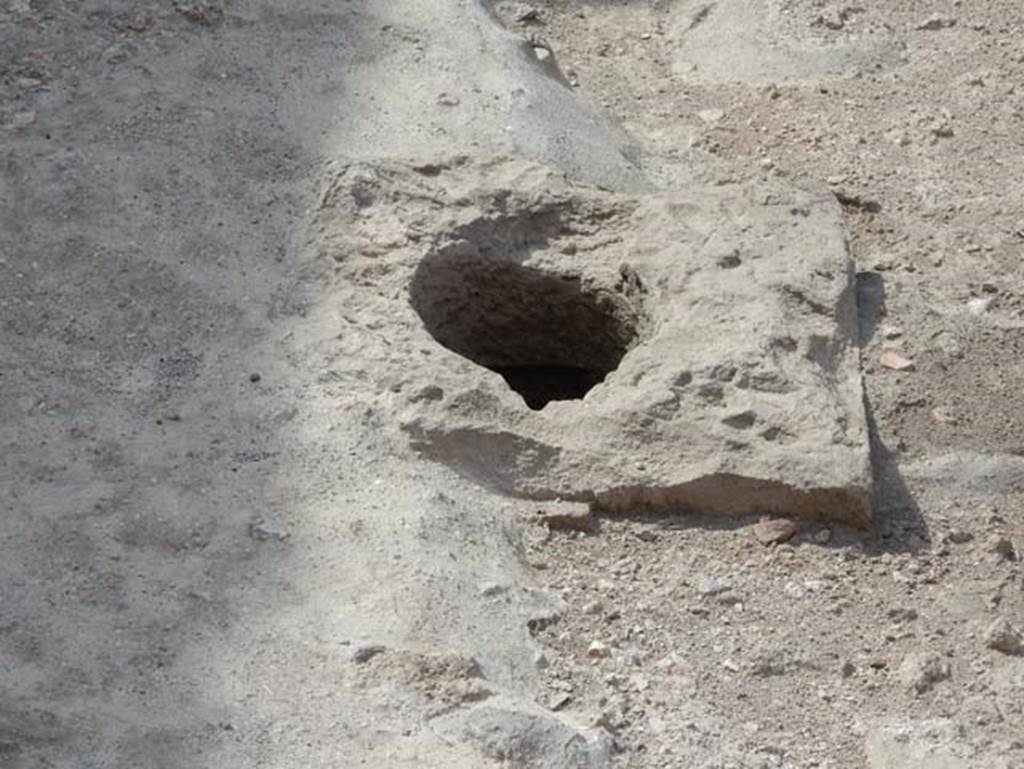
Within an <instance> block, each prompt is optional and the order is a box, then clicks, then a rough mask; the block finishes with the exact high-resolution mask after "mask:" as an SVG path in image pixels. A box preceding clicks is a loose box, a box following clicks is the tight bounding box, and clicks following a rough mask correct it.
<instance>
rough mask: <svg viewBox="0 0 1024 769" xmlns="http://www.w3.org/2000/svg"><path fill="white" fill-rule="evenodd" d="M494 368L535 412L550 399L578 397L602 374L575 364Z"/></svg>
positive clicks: (597, 381) (601, 379) (592, 385)
mask: <svg viewBox="0 0 1024 769" xmlns="http://www.w3.org/2000/svg"><path fill="white" fill-rule="evenodd" d="M495 371H497V372H498V373H499V374H501V375H502V376H503V377H504V378H505V381H506V382H507V383H508V386H509V387H511V388H512V389H513V390H515V391H516V392H517V393H519V394H520V395H521V396H523V400H524V401H526V405H527V406H529V407H530V408H531V409H533V410H534V411H539V410H540V409H542V408H544V407H545V406H546V405H548V403H550V402H551V401H571V400H579V399H580V398H582V397H583V396H584V395H586V394H587V393H588V392H590V390H592V389H593V388H594V387H595V386H597V385H599V384H601V382H603V381H604V377H605V375H604V374H603V373H601V372H600V371H590V370H588V369H583V368H576V367H574V366H503V367H500V368H496V369H495Z"/></svg>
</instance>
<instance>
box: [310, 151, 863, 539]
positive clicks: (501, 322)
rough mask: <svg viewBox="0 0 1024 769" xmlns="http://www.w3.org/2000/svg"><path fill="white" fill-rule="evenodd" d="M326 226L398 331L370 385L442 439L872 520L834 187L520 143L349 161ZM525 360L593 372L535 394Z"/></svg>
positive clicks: (380, 314)
mask: <svg viewBox="0 0 1024 769" xmlns="http://www.w3.org/2000/svg"><path fill="white" fill-rule="evenodd" d="M317 225H318V237H320V238H321V239H322V243H323V249H322V250H323V253H324V254H325V256H329V257H331V258H333V259H334V260H336V262H337V265H338V276H337V279H336V284H337V291H338V293H339V299H338V301H339V306H344V307H345V310H346V313H347V314H348V316H349V317H354V318H359V319H361V323H362V324H363V325H364V327H365V328H369V329H372V330H373V334H375V335H378V336H379V337H381V338H383V339H386V347H385V348H382V349H381V350H380V355H381V358H382V360H381V364H382V365H380V366H378V367H375V369H374V371H373V373H372V374H368V376H367V384H368V386H369V387H371V388H373V389H374V390H376V391H377V392H378V393H380V394H379V396H378V397H379V398H381V399H383V400H385V401H386V405H387V408H389V409H391V410H392V411H394V412H397V413H398V415H399V419H400V420H401V423H402V425H403V428H404V429H405V430H406V431H407V433H408V435H409V436H410V438H411V440H412V441H413V443H414V445H415V446H416V447H417V448H418V449H420V450H421V451H422V452H423V453H425V454H426V455H428V456H430V457H431V458H434V459H436V460H439V461H442V462H444V463H446V464H448V465H450V466H452V467H453V468H455V469H457V470H458V471H459V472H461V473H464V474H466V475H469V476H472V477H473V478H475V479H477V480H478V481H480V482H481V483H484V484H486V485H488V486H492V487H496V488H498V489H501V490H503V491H505V492H507V493H510V494H514V495H519V496H525V497H530V498H539V499H552V498H563V499H571V500H577V501H589V502H592V503H595V504H596V505H598V506H600V507H604V508H609V509H613V510H631V509H635V508H652V507H653V508H665V509H683V510H685V509H694V510H702V511H708V512H720V513H747V512H765V513H785V514H791V515H799V516H804V517H817V518H828V519H839V520H846V521H851V522H855V523H864V522H866V521H867V520H868V519H869V516H870V512H869V502H868V491H869V486H870V469H869V462H868V450H867V432H866V426H865V415H864V408H863V402H862V393H861V380H860V373H859V360H858V350H857V346H856V343H855V339H856V336H855V334H856V307H855V297H854V290H853V280H854V277H853V271H852V266H851V262H850V259H849V256H848V253H847V243H846V239H845V236H844V231H843V228H842V224H841V221H840V215H839V210H838V206H837V205H836V203H835V202H834V200H833V199H832V198H831V196H830V195H829V194H828V193H827V192H821V191H818V190H815V189H809V188H808V189H797V188H793V187H790V186H784V185H782V184H777V183H766V184H765V183H762V184H758V185H757V186H732V187H714V188H700V189H691V190H688V191H684V192H671V193H657V194H648V195H640V196H625V195H620V194H612V193H609V192H606V191H602V190H599V189H594V188H587V187H581V186H577V185H574V184H572V183H570V182H568V181H567V180H566V179H565V178H564V177H563V176H562V175H561V174H559V173H557V172H555V171H552V170H550V169H548V168H545V167H542V166H539V165H536V164H533V163H530V162H527V161H519V160H497V161H491V162H487V163H475V162H471V161H469V160H466V159H459V160H454V161H447V162H440V163H432V164H429V165H419V166H417V165H415V164H408V165H405V164H375V165H370V164H350V165H344V166H341V167H338V168H336V169H334V171H333V176H332V178H331V179H330V181H329V183H328V185H327V187H326V191H325V194H324V197H323V204H322V208H321V211H320V214H319V216H318V222H317ZM367 289H372V290H367ZM367 344H369V342H367ZM530 367H535V368H540V369H543V372H546V373H550V371H551V370H552V369H553V368H554V369H574V370H580V371H584V372H589V374H590V375H592V376H593V377H595V380H596V381H594V382H589V383H588V388H587V389H586V391H585V394H584V393H580V394H581V395H583V397H582V399H560V398H562V397H565V398H572V397H573V396H572V395H571V394H565V393H562V394H557V393H556V394H555V399H554V400H551V401H550V402H546V405H538V403H536V402H534V403H530V400H531V396H530V395H529V394H527V395H526V396H525V398H526V400H525V401H524V396H523V395H520V394H519V393H517V392H516V391H515V390H514V389H513V387H512V386H510V384H511V385H513V386H514V385H516V384H517V383H516V381H514V378H510V377H509V375H508V372H509V370H510V369H516V370H517V371H519V372H521V371H522V370H523V369H524V368H526V369H528V370H530V371H532V370H533V369H532V368H530ZM517 389H519V388H517ZM549 394H550V393H549ZM530 406H532V408H531V407H530Z"/></svg>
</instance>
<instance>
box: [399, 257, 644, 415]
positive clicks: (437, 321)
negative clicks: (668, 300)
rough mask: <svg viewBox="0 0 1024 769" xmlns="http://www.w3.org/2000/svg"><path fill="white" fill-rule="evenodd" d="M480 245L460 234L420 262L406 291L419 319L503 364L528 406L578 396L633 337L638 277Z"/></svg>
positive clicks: (459, 349)
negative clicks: (545, 263)
mask: <svg viewBox="0 0 1024 769" xmlns="http://www.w3.org/2000/svg"><path fill="white" fill-rule="evenodd" d="M487 252H488V255H487V256H483V255H481V253H480V252H479V251H478V250H477V249H476V248H475V247H473V246H472V244H470V243H468V242H467V241H459V242H457V243H454V244H451V245H450V246H448V247H446V248H443V249H440V250H438V251H435V252H433V253H432V254H430V255H428V256H427V257H426V258H425V259H424V260H423V262H421V264H420V266H419V268H418V269H417V271H416V274H415V276H414V277H413V281H412V286H411V290H410V293H411V300H412V306H413V308H414V309H415V310H416V312H417V313H418V314H419V316H420V318H421V319H422V320H423V324H424V326H426V329H427V330H428V331H429V332H430V334H431V335H432V336H433V337H434V339H436V340H437V341H438V342H440V343H441V344H442V345H444V346H445V347H447V348H448V349H449V350H452V351H453V352H456V353H458V354H459V355H462V356H463V357H465V358H468V359H469V360H471V361H473V362H474V363H477V364H479V365H481V366H485V367H487V368H489V369H491V370H492V371H495V372H497V373H499V374H501V376H502V377H504V379H505V381H506V382H507V383H508V385H509V387H511V388H512V389H513V390H515V391H516V392H517V393H519V394H520V395H521V396H522V398H523V400H524V401H525V402H526V405H527V406H529V407H530V408H531V409H535V410H539V409H542V408H544V406H546V405H547V404H548V403H549V402H551V401H555V400H573V399H578V398H582V397H583V396H584V395H586V394H587V392H588V391H589V390H591V389H592V388H593V387H594V386H596V385H598V384H600V383H601V382H602V381H604V378H605V377H606V376H607V375H608V374H609V373H611V372H612V371H614V370H615V368H616V367H617V366H618V365H619V362H620V361H621V360H622V356H623V355H625V354H626V351H627V350H629V348H630V347H631V346H632V344H633V342H634V340H635V339H636V334H637V324H638V310H637V297H636V296H631V292H632V293H633V294H635V293H636V292H637V290H638V288H637V285H636V282H635V281H633V282H631V281H629V280H626V279H625V278H623V279H622V280H619V281H618V283H615V281H612V283H615V284H614V285H611V284H610V285H607V286H602V285H598V284H597V283H596V282H593V281H591V282H588V281H585V280H584V279H583V278H581V277H580V276H579V275H572V274H557V273H552V272H548V271H546V270H542V269H538V268H534V267H528V266H524V265H522V264H519V263H517V262H515V261H512V260H510V259H508V258H501V257H500V256H491V255H490V253H491V251H490V249H487Z"/></svg>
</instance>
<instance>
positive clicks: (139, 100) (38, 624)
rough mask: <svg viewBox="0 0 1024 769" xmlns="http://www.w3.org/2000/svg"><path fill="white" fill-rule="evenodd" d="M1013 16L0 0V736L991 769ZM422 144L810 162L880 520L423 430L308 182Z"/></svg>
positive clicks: (611, 184)
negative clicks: (556, 503)
mask: <svg viewBox="0 0 1024 769" xmlns="http://www.w3.org/2000/svg"><path fill="white" fill-rule="evenodd" d="M897 5H898V7H890V6H897ZM502 20H503V21H504V23H505V25H506V26H504V27H503V26H501V23H500V21H502ZM1022 31H1024V12H1022V10H1021V8H1020V6H1019V4H1017V3H1014V2H1009V1H1007V2H999V1H998V0H991V1H990V2H970V3H967V2H963V3H946V2H908V3H901V4H873V5H870V6H867V5H866V6H865V7H863V8H860V7H854V6H853V5H843V4H841V3H840V4H832V5H827V6H826V5H824V4H819V3H814V2H811V1H810V0H806V1H800V0H793V1H792V2H783V1H782V0H762V2H758V3H741V2H727V1H726V0H720V2H718V3H692V2H685V1H682V0H681V1H680V2H677V3H670V2H654V1H652V2H610V1H608V2H596V1H595V2H592V3H577V2H568V1H567V0H552V2H546V3H542V2H535V3H532V4H530V5H529V6H527V5H526V4H522V3H497V4H496V6H495V8H494V10H493V12H492V10H491V9H490V6H489V4H482V3H478V2H476V1H475V0H473V1H470V0H448V1H443V0H437V1H436V2H428V1H427V0H395V2H389V3H383V2H369V1H364V2H357V1H352V2H340V1H338V2H327V1H326V0H322V1H320V2H317V1H315V0H301V2H293V3H288V4H285V5H282V4H273V3H263V2H249V3H241V2H224V3H199V2H196V3H192V2H177V3H174V2H132V3H128V2H110V3H100V2H94V1H78V0H65V1H63V2H62V1H60V0H6V2H5V3H4V4H3V5H2V6H0V322H2V326H0V345H2V347H0V410H2V411H0V413H2V421H0V445H2V448H3V452H2V455H0V491H2V492H3V493H2V500H3V514H2V518H0V554H2V557H0V579H2V583H0V584H2V585H3V590H2V592H0V766H4V767H7V766H10V767H12V769H24V768H28V767H31V768H32V769H34V768H35V767H75V768H76V769H85V768H86V767H89V768H91V769H98V768H99V767H136V766H146V767H168V768H170V767H174V768H175V769H178V768H184V767H205V766H208V767H226V768H230V767H312V766H324V767H347V766H367V767H401V766H408V767H434V766H438V767H440V766H444V767H466V768H467V769H469V768H470V767H472V768H474V769H475V768H476V767H488V766H494V767H499V766H512V767H545V768H546V767H550V768H551V769H561V768H562V767H606V766H613V767H614V766H623V767H627V766H628V767H633V766H636V767H654V766H658V767H677V766H685V767H707V768H708V769H710V768H711V767H721V768H722V769H725V768H726V767H751V768H753V767H799V768H801V769H803V767H833V768H834V769H840V768H841V769H847V768H849V769H854V768H855V767H865V766H869V767H872V769H882V768H883V767H884V769H904V768H906V769H909V767H918V766H939V767H957V768H959V767H971V768H972V769H989V767H993V768H1003V769H1009V768H1010V767H1017V766H1020V765H1022V763H1024V742H1022V740H1021V730H1020V723H1021V721H1022V718H1024V656H1021V654H1020V652H1019V651H1018V652H1014V647H1013V643H1012V638H1013V630H1012V628H1014V627H1015V628H1016V629H1017V631H1024V578H1022V575H1021V572H1020V557H1021V554H1022V552H1024V457H1022V453H1024V424H1022V422H1021V419H1022V417H1021V413H1022V406H1024V401H1022V398H1024V395H1022V392H1024V389H1022V387H1021V384H1022V382H1024V370H1022V366H1024V358H1022V355H1021V353H1022V346H1024V278H1022V277H1021V272H1020V261H1021V257H1022V256H1024V203H1022V201H1024V182H1022V180H1021V175H1020V169H1021V157H1022V153H1024V87H1022V85H1021V82H1022V78H1024V43H1022V40H1024V38H1022V36H1021V32H1022ZM539 51H542V52H546V53H541V52H539ZM453 154H468V155H473V156H485V157H491V156H495V155H499V154H507V155H513V156H522V157H526V158H529V159H531V160H535V161H538V162H542V163H546V164H549V165H551V166H553V167H555V168H558V169H560V170H561V171H563V172H565V173H566V174H568V175H569V176H570V177H571V178H572V179H574V180H576V181H578V182H580V183H585V184H594V185H600V186H601V187H603V188H605V189H612V190H616V191H622V192H636V191H642V190H647V189H656V188H659V187H661V188H664V187H679V188H686V186H687V185H690V184H693V183H697V182H699V183H701V184H720V185H729V184H734V183H737V182H750V181H756V180H757V179H760V178H763V177H769V176H770V177H776V181H778V180H782V181H785V180H786V179H793V180H800V179H806V178H810V179H815V180H818V181H820V182H824V183H826V184H828V185H830V186H831V187H832V188H833V189H834V191H835V192H836V195H837V197H838V199H839V200H840V202H841V203H843V206H844V209H845V212H846V217H847V225H848V228H849V232H850V236H851V240H852V244H853V253H854V257H855V259H856V262H857V269H858V271H859V280H858V294H859V304H860V321H861V326H862V329H861V330H862V335H863V338H862V344H863V351H862V357H863V367H864V373H865V381H866V390H867V408H868V410H869V413H870V414H871V415H872V419H873V423H874V425H875V429H874V434H873V438H872V451H873V460H874V465H875V473H876V480H877V490H876V500H875V510H876V522H875V525H874V527H873V528H872V529H871V530H870V531H861V530H854V529H846V528H843V527H838V526H829V527H824V526H821V525H818V524H815V525H808V526H806V527H804V528H803V529H802V530H800V531H799V532H798V533H796V534H795V535H794V536H793V538H792V539H790V540H789V542H787V543H783V544H774V545H770V546H765V545H763V544H762V543H761V542H760V541H759V540H758V538H757V536H756V532H755V528H754V524H755V523H756V518H755V519H738V520H732V519H730V520H723V519H711V518H705V517H702V516H700V515H685V516H684V515H667V516H662V517H650V516H645V515H639V514H638V515H636V516H615V517H613V518H604V519H602V520H601V522H600V524H601V525H600V527H599V529H598V531H597V532H595V533H589V534H583V533H576V532H565V531H552V532H549V531H548V530H547V529H546V528H545V527H543V526H539V525H537V523H536V518H537V516H536V510H537V508H538V505H536V504H532V503H527V502H524V501H522V500H516V499H511V498H508V497H504V496H502V495H499V494H497V493H494V492H491V491H488V490H486V489H484V488H481V487H479V486H478V485H477V484H475V483H473V482H470V481H468V480H465V479H463V478H460V477H458V476H457V475H456V474H455V473H453V472H452V471H451V470H449V469H447V468H445V467H444V466H443V465H439V464H435V463H432V462H428V461H425V460H424V459H423V458H421V457H419V456H418V455H417V454H416V452H415V451H413V449H412V448H411V447H410V445H409V440H408V436H407V435H405V434H404V433H403V432H402V430H401V429H400V428H399V425H398V421H399V420H398V414H399V412H400V411H401V407H402V406H401V400H400V397H399V396H398V395H396V394H394V393H389V392H383V393H382V392H380V391H379V388H378V385H377V382H376V380H375V378H374V377H375V372H377V371H379V370H380V369H381V368H382V365H383V363H382V362H385V361H388V356H389V354H390V353H389V340H388V336H387V335H388V329H387V327H386V326H384V327H376V326H374V325H373V324H367V323H366V322H365V318H361V317H358V316H353V315H352V314H351V313H350V312H348V311H347V304H346V302H347V298H348V297H350V296H352V293H353V292H360V291H361V292H372V291H373V285H372V283H371V284H367V285H360V286H354V285H350V284H348V283H346V278H345V277H344V275H343V274H341V273H340V272H339V271H338V269H337V268H336V267H335V265H334V264H333V260H332V258H331V256H332V255H331V254H330V253H328V251H327V249H326V248H325V244H324V241H323V240H322V238H321V234H322V233H321V232H320V230H318V226H319V225H318V215H319V214H320V213H321V212H322V208H321V204H322V201H323V197H322V196H323V193H324V189H325V185H327V183H328V182H329V180H330V179H331V178H332V174H333V173H334V172H335V169H336V168H337V164H338V163H339V162H347V161H351V160H353V159H357V160H364V161H370V162H372V161H373V160H375V159H381V158H385V159H390V158H415V159H418V160H422V159H427V160H433V159H436V158H437V157H442V156H451V155H453ZM393 363H394V362H393V361H390V362H389V365H392V364H393ZM893 366H895V368H893ZM896 369H900V370H896ZM1001 622H1002V623H1005V624H1006V625H1008V626H1010V629H1005V628H1004V629H1003V630H1002V631H1000V627H1001V625H1000V623H1001Z"/></svg>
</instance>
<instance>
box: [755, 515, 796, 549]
mask: <svg viewBox="0 0 1024 769" xmlns="http://www.w3.org/2000/svg"><path fill="white" fill-rule="evenodd" d="M800 528H801V523H800V522H799V521H794V520H791V519H789V518H769V519H766V520H763V521H759V522H758V523H756V524H754V529H753V531H754V536H755V537H756V538H757V541H758V542H760V543H761V544H762V545H777V544H779V543H780V542H788V541H789V540H790V539H792V538H793V536H794V535H795V534H796V533H797V532H798V531H800Z"/></svg>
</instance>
